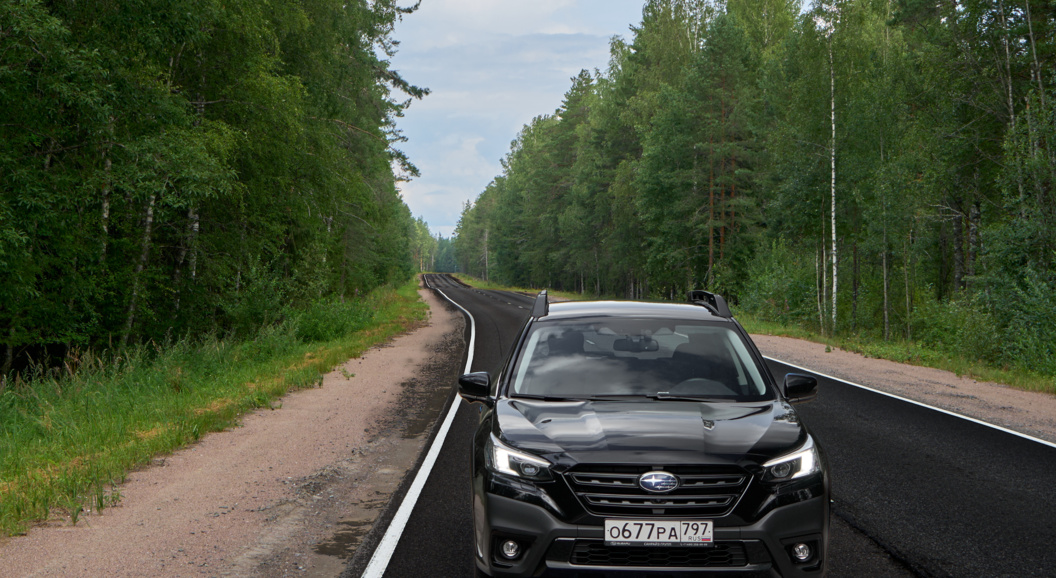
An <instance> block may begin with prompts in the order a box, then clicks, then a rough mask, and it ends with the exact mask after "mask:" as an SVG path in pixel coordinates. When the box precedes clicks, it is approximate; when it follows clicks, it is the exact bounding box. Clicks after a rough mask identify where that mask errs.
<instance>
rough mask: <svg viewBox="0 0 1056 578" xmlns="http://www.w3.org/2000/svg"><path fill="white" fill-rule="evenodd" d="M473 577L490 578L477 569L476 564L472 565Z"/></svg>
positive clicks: (489, 575)
mask: <svg viewBox="0 0 1056 578" xmlns="http://www.w3.org/2000/svg"><path fill="white" fill-rule="evenodd" d="M473 576H474V577H475V578H491V574H488V573H487V572H485V571H483V570H481V569H480V568H478V567H477V563H476V562H474V563H473Z"/></svg>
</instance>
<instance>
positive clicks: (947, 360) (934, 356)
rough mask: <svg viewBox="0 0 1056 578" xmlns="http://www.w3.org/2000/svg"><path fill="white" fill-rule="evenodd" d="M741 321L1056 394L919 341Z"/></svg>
mask: <svg viewBox="0 0 1056 578" xmlns="http://www.w3.org/2000/svg"><path fill="white" fill-rule="evenodd" d="M735 313H736V316H737V320H738V321H739V322H740V323H741V325H743V326H744V328H745V329H746V330H747V331H748V332H749V333H753V334H760V335H778V336H782V337H793V338H796V339H805V340H807V341H813V342H815V343H823V344H825V345H828V346H829V347H833V348H839V349H843V350H845V351H851V352H854V353H860V354H862V355H864V356H865V357H873V358H876V359H887V360H889V361H896V362H899V363H907V364H911V365H919V366H922V367H931V368H934V369H942V370H945V371H950V372H953V373H955V374H957V375H959V376H963V377H969V378H972V379H975V380H978V381H992V382H994V383H1002V384H1005V385H1008V386H1010V387H1014V388H1016V389H1023V390H1026V391H1038V392H1044V393H1049V394H1056V379H1053V378H1052V377H1049V376H1046V375H1041V374H1038V373H1035V372H1031V371H1028V370H1025V369H1022V368H1016V367H994V366H992V365H989V364H987V363H984V362H982V361H980V360H977V359H969V358H966V357H964V356H963V355H955V354H951V353H948V352H943V351H939V350H936V349H933V348H929V347H925V346H923V345H921V344H920V343H918V342H915V341H906V340H893V341H884V340H883V339H880V338H873V337H870V336H865V335H850V336H843V335H837V336H834V337H828V336H822V335H819V334H817V333H815V332H813V331H810V330H808V329H804V328H802V327H798V326H788V325H782V324H779V323H775V322H772V321H765V320H761V319H756V318H753V317H751V316H749V315H745V314H743V313H740V312H735Z"/></svg>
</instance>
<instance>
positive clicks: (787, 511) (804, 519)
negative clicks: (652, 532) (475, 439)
mask: <svg viewBox="0 0 1056 578" xmlns="http://www.w3.org/2000/svg"><path fill="white" fill-rule="evenodd" d="M486 499H487V502H488V504H487V508H486V509H485V511H486V514H485V515H484V516H483V518H484V519H478V521H477V523H478V527H477V531H478V532H480V534H478V556H477V566H478V567H480V568H481V569H482V570H484V571H486V572H487V573H489V574H491V575H492V576H496V577H500V576H510V577H512V576H539V575H542V574H543V573H545V574H546V575H547V576H562V575H575V574H578V573H581V572H584V571H597V572H600V573H603V574H605V573H610V572H611V573H616V572H631V573H643V572H645V573H648V572H650V571H654V572H655V571H663V573H664V575H666V576H672V575H674V576H677V575H678V573H680V572H686V573H694V574H697V575H699V573H701V572H714V573H720V574H735V575H747V576H783V577H785V578H792V577H810V578H816V577H818V576H822V575H824V569H825V562H826V556H827V555H828V552H827V547H828V544H827V543H826V542H827V540H826V536H828V519H829V508H828V501H827V499H826V498H825V497H824V496H819V497H816V498H812V499H809V500H806V501H803V502H798V503H795V504H790V505H787V506H783V507H780V508H777V509H775V510H773V511H771V512H770V513H768V514H766V515H765V516H764V517H763V518H761V519H760V520H759V521H758V522H756V523H754V524H751V525H748V526H738V527H721V526H720V527H716V528H715V534H714V537H715V543H716V546H715V547H714V548H699V547H697V548H655V547H641V548H608V547H605V546H604V536H603V529H602V527H601V526H579V525H573V524H566V523H564V522H561V521H560V520H558V519H557V518H555V517H554V516H553V515H551V514H550V513H549V512H547V511H546V510H544V509H543V508H540V507H538V506H535V505H532V504H527V503H524V502H521V501H518V500H514V499H511V498H506V497H503V496H498V495H495V494H491V493H488V494H487V496H486ZM481 522H483V524H481ZM508 539H512V540H515V541H517V542H518V543H519V544H522V553H521V555H520V556H519V557H518V558H517V559H516V560H513V561H507V560H503V559H502V558H501V555H498V554H497V552H498V547H499V544H501V543H502V542H503V541H505V540H508ZM798 542H807V543H810V544H811V545H812V546H813V547H814V548H813V549H814V552H815V554H814V556H813V557H812V558H811V559H810V560H809V561H808V562H806V563H802V564H799V563H794V562H793V560H792V557H791V555H790V552H789V551H790V549H791V547H792V545H793V544H795V543H798Z"/></svg>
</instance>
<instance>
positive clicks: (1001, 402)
mask: <svg viewBox="0 0 1056 578" xmlns="http://www.w3.org/2000/svg"><path fill="white" fill-rule="evenodd" d="M752 340H753V341H755V344H756V345H757V346H758V347H759V349H760V351H762V353H763V355H766V356H768V357H772V358H774V359H777V360H780V361H784V362H787V363H790V364H794V365H799V366H801V367H805V368H808V369H811V370H814V371H817V372H820V373H825V374H828V375H831V376H832V377H836V378H839V379H842V380H845V381H850V382H853V383H857V384H861V385H864V386H867V387H871V388H873V389H878V390H880V391H883V392H887V393H891V394H894V395H898V396H901V397H905V398H907V399H911V400H914V401H917V402H920V403H924V404H927V405H931V406H934V407H938V408H941V409H944V410H947V411H951V412H954V413H959V414H961V415H965V416H968V417H972V418H975V419H977V420H980V421H985V422H987V423H991V424H994V425H998V426H1001V427H1004V428H1008V429H1010V430H1013V431H1017V432H1020V433H1023V434H1026V435H1030V436H1034V437H1037V438H1040V439H1043V440H1046V441H1049V442H1054V443H1056V396H1053V395H1049V394H1046V393H1040V392H1033V391H1023V390H1020V389H1015V388H1011V387H1008V386H1006V385H1002V384H999V383H992V382H984V381H976V380H974V379H970V378H967V377H960V376H958V375H956V374H954V373H952V372H949V371H943V370H941V369H933V368H930V367H920V366H916V365H907V364H903V363H897V362H894V361H888V360H885V359H876V358H870V357H865V356H863V355H861V354H859V353H853V352H850V351H844V350H841V349H831V350H830V351H826V346H825V345H824V344H819V343H814V342H811V341H806V340H802V339H793V338H790V337H778V336H773V335H752ZM821 395H825V393H824V392H821Z"/></svg>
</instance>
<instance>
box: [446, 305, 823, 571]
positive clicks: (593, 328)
mask: <svg viewBox="0 0 1056 578" xmlns="http://www.w3.org/2000/svg"><path fill="white" fill-rule="evenodd" d="M720 299H721V298H720ZM723 303H724V302H723ZM539 309H540V307H537V308H536V311H537V312H538V311H539ZM573 334H578V335H573ZM584 336H585V337H584ZM573 337H574V339H572V338H573ZM719 337H721V338H722V339H719ZM705 342H706V343H709V344H710V345H708V346H707V347H710V348H712V349H714V348H715V347H719V348H720V349H722V348H723V347H724V348H725V350H727V353H724V354H723V355H725V356H726V357H725V359H726V360H727V361H726V362H723V363H727V362H728V363H729V364H730V367H731V368H733V369H729V370H727V371H726V372H725V374H724V375H725V377H723V378H722V379H720V378H719V373H721V372H719V371H717V370H716V371H713V373H714V374H713V375H712V374H707V377H696V376H695V374H693V373H692V372H694V371H698V370H699V369H700V368H704V367H708V364H709V363H712V364H714V363H718V362H716V361H714V359H712V358H708V357H686V356H683V357H684V358H685V359H689V363H688V364H687V363H681V365H680V364H679V363H680V362H679V355H680V354H681V353H684V352H685V351H690V350H692V349H693V348H694V347H696V348H697V349H701V347H702V346H701V345H700V344H701V343H705ZM716 343H719V344H726V345H724V346H722V345H718V346H717V345H715V344H716ZM707 354H709V353H708V351H704V352H703V353H699V354H698V355H699V356H706V355H707ZM715 359H717V358H715ZM687 368H688V369H687ZM686 371H689V372H690V373H689V374H684V372H686ZM683 378H686V379H683ZM711 378H714V379H711ZM811 381H812V380H811V378H805V377H803V378H798V377H797V378H795V379H793V380H792V381H791V382H790V383H793V385H794V387H793V388H792V389H793V390H794V391H795V392H796V395H800V396H802V397H803V398H805V399H809V398H810V397H812V396H813V395H815V394H816V391H815V390H816V382H814V383H813V385H812V384H811ZM463 382H464V383H463V385H461V386H460V388H461V391H462V393H463V394H464V397H466V398H467V400H469V401H476V402H481V403H484V404H485V406H486V410H485V411H482V412H481V421H480V426H479V428H478V429H477V431H476V434H475V436H474V440H473V464H472V468H473V493H474V495H473V509H474V512H473V517H474V534H475V544H476V552H475V554H476V555H475V558H476V565H477V567H478V569H479V570H480V571H481V572H483V573H487V574H489V575H492V576H538V575H543V574H546V575H556V576H561V575H576V574H579V573H583V572H586V571H597V572H601V573H604V574H606V575H607V574H608V573H612V572H617V571H633V572H647V573H648V572H651V571H663V572H665V574H669V573H671V572H672V571H679V572H689V573H698V574H697V575H699V573H705V574H706V573H710V572H720V573H723V574H725V573H734V574H745V575H778V576H820V575H823V574H824V571H825V562H826V556H827V537H828V517H829V481H828V473H827V468H826V467H825V459H824V455H823V454H822V453H821V451H820V448H817V446H816V445H815V444H814V441H813V439H812V437H811V436H810V434H809V431H808V430H807V428H806V427H805V426H804V425H803V424H801V423H800V421H799V419H798V416H797V414H796V411H795V409H794V408H793V407H792V405H790V403H789V401H787V400H786V397H785V395H784V391H785V390H784V387H783V386H782V387H779V386H778V385H777V384H776V383H775V381H774V379H773V376H771V375H770V373H769V371H768V370H767V368H766V364H765V363H764V362H763V358H762V356H761V354H760V353H759V351H758V350H757V349H756V347H755V345H754V344H753V343H752V342H751V339H750V338H749V337H748V335H747V333H746V332H745V331H744V330H743V328H741V327H740V325H739V324H738V323H737V322H736V321H735V320H733V319H732V317H722V316H720V315H718V314H717V313H716V308H714V307H711V308H705V307H700V306H695V305H684V304H670V303H666V304H665V303H641V302H587V303H571V304H552V305H550V306H549V308H548V311H547V310H546V309H543V312H542V314H541V315H539V316H535V317H533V318H532V319H530V320H529V321H528V322H527V324H526V325H525V328H524V330H523V331H522V333H521V336H520V337H519V339H518V340H517V343H516V345H515V346H514V348H513V350H512V351H511V352H510V355H509V357H508V358H507V362H506V365H505V367H504V368H503V370H502V371H501V373H500V374H499V375H497V376H495V377H494V378H493V379H486V380H485V379H484V378H483V377H482V376H474V377H470V378H467V379H465V380H463ZM720 382H721V383H720ZM484 383H487V385H488V386H489V387H490V395H488V396H487V397H486V398H484V397H482V396H480V395H479V394H480V393H481V386H482V385H483V384H484ZM694 388H696V389H697V390H699V391H705V390H706V391H708V392H709V393H707V395H704V394H699V393H698V394H693V395H691V394H689V393H685V391H688V390H690V389H694ZM684 390H685V391H684ZM470 392H472V393H473V394H474V395H469V393H470ZM792 458H794V459H792ZM797 468H798V469H797ZM786 471H787V472H786ZM656 474H660V477H662V478H670V479H673V480H676V481H675V482H673V483H672V484H671V486H670V487H667V486H665V487H663V488H661V489H660V490H659V491H653V490H650V489H647V485H646V484H645V483H644V482H643V481H642V480H643V479H644V478H645V477H647V476H653V475H656ZM607 519H608V520H620V521H627V520H631V521H634V522H635V523H637V522H641V523H649V522H659V521H670V520H676V521H702V522H703V521H707V522H709V523H712V524H713V528H714V529H713V542H712V543H711V544H710V545H707V546H699V545H697V544H685V543H682V542H678V543H665V544H666V545H661V546H657V545H643V544H640V543H638V542H633V543H627V544H623V543H621V542H617V541H609V542H606V536H605V523H606V520H607ZM508 543H513V544H515V547H516V553H515V555H512V556H511V555H509V554H510V551H507V552H506V553H505V554H504V552H503V544H508ZM797 545H799V546H800V547H802V546H803V545H806V546H807V547H808V549H809V550H810V556H809V557H808V558H807V559H806V560H803V561H800V560H797V559H796V558H795V557H794V556H793V554H792V553H793V547H794V546H797Z"/></svg>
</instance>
